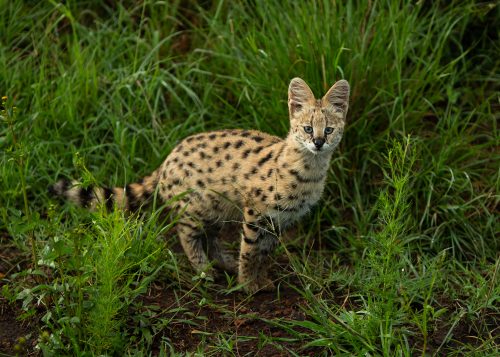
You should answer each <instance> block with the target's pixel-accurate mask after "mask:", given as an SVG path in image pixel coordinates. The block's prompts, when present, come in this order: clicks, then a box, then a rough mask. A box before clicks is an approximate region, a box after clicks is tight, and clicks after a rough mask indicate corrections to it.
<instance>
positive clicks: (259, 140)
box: [252, 136, 264, 143]
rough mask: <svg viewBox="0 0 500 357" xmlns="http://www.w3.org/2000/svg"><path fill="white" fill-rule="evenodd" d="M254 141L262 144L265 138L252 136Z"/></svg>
mask: <svg viewBox="0 0 500 357" xmlns="http://www.w3.org/2000/svg"><path fill="white" fill-rule="evenodd" d="M252 139H253V140H254V141H255V142H257V143H260V142H261V141H262V140H264V138H263V137H261V136H252Z"/></svg>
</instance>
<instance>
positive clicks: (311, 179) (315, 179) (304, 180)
mask: <svg viewBox="0 0 500 357" xmlns="http://www.w3.org/2000/svg"><path fill="white" fill-rule="evenodd" d="M289 172H290V174H291V175H293V176H294V177H295V178H296V179H297V181H299V182H301V183H311V182H320V181H321V180H323V179H324V177H325V175H321V176H319V177H303V176H301V175H300V173H299V172H298V171H297V170H290V171H289Z"/></svg>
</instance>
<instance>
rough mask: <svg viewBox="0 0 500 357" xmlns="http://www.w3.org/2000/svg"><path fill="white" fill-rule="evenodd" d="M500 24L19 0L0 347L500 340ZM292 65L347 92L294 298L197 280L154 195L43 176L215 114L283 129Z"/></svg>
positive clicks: (211, 349)
mask: <svg viewBox="0 0 500 357" xmlns="http://www.w3.org/2000/svg"><path fill="white" fill-rule="evenodd" d="M499 31H500V6H499V5H498V3H497V2H496V1H482V2H478V1H473V0H465V1H433V2H426V1H402V2H401V1H389V0H380V1H376V0H347V1H327V0H324V1H320V0H317V1H289V2H288V1H264V0H253V1H243V0H234V1H222V0H214V1H200V2H196V1H175V0H172V1H153V0H144V1H123V2H115V1H97V0H85V1H64V2H59V1H55V0H51V1H28V0H25V1H21V0H0V34H1V36H0V95H1V96H5V98H3V99H2V112H1V121H0V274H1V276H0V278H1V279H2V280H1V283H0V284H1V287H2V293H1V298H0V351H1V352H4V353H6V354H28V355H39V354H43V355H47V356H49V355H79V356H87V355H120V356H121V355H138V356H142V355H144V356H146V355H162V356H166V355H169V356H170V355H176V354H179V355H183V354H186V353H192V354H198V355H202V354H203V355H246V354H251V355H262V356H264V355H332V354H351V355H356V356H359V355H371V356H373V355H386V356H392V355H398V356H399V355H404V356H413V355H419V354H420V355H450V356H451V355H460V356H461V355H466V354H469V355H484V356H486V355H490V356H497V355H499V354H500V352H499V343H500V337H499V336H500V330H499V325H500V311H499V307H500V285H499V274H500V273H499V265H500V255H499V248H500V247H499V231H500V229H499V218H498V212H499V208H498V204H499V183H500V166H499V162H500V152H499V130H498V117H499V114H498V113H499V108H500V102H499V101H500V97H499V93H500V68H499V64H500V41H499ZM295 76H300V77H302V78H304V79H305V80H306V81H307V82H308V83H309V84H310V86H311V88H312V89H313V91H314V92H315V93H316V95H318V96H319V95H321V94H323V93H324V92H325V91H326V90H327V89H328V88H329V87H330V86H331V84H332V83H334V81H335V80H338V79H340V78H345V79H347V80H349V82H350V83H351V86H352V94H351V104H350V110H349V115H348V117H349V122H348V126H347V130H346V132H345V135H344V139H343V141H342V143H341V145H340V147H339V149H338V150H337V152H336V154H335V156H334V159H333V160H332V163H331V167H330V171H329V177H328V182H327V188H326V192H325V194H324V197H323V199H322V201H321V202H320V203H319V204H318V206H317V207H316V208H315V209H314V211H313V212H312V213H311V214H310V215H309V216H308V217H307V218H306V219H304V220H303V221H302V222H300V224H299V225H298V227H297V228H296V229H295V230H294V231H293V232H292V233H291V234H289V235H287V236H286V237H283V240H284V241H286V242H284V243H286V244H283V245H282V246H281V247H280V248H279V249H278V250H277V252H276V254H275V269H274V278H275V279H276V282H277V283H279V289H278V291H277V292H275V293H270V294H260V295H256V296H254V297H248V296H246V295H245V294H243V293H242V292H241V290H240V288H239V287H238V286H237V285H236V284H235V281H234V277H233V276H225V277H222V279H218V280H216V281H207V279H204V278H203V277H202V276H194V277H193V272H192V270H191V269H190V267H189V265H188V264H187V261H186V259H185V257H184V256H183V255H182V253H180V251H179V249H178V247H177V243H176V240H175V230H172V228H174V227H175V217H173V218H174V219H173V220H172V221H171V222H170V223H167V224H164V222H163V217H162V216H161V215H160V214H159V212H160V211H161V210H160V209H158V207H156V209H155V208H153V209H152V210H151V211H148V212H146V213H145V214H142V215H135V216H132V217H124V215H123V214H122V213H121V212H111V213H106V212H104V211H102V210H101V211H98V212H94V213H89V212H86V211H84V210H82V209H79V208H77V207H74V206H71V205H67V204H60V203H57V202H56V201H53V199H52V198H51V197H50V196H49V194H48V193H47V187H48V186H49V185H50V184H51V183H53V182H54V180H55V179H56V177H58V176H65V177H68V178H76V179H78V180H80V181H82V182H83V184H84V185H88V184H90V183H100V184H106V185H124V184H125V183H127V182H130V181H134V180H137V179H139V178H140V177H142V176H143V175H145V174H148V173H150V172H151V171H152V170H153V169H155V168H156V167H157V166H158V165H159V164H160V163H161V162H162V160H163V159H164V157H165V156H166V155H167V154H168V153H169V152H170V150H171V149H172V148H173V147H174V146H175V145H176V143H177V142H178V141H179V140H180V139H182V138H184V137H185V136H187V135H190V134H193V133H197V132H202V131H206V130H212V129H223V128H255V129H259V130H262V131H265V132H268V133H272V134H276V135H279V136H284V135H286V133H287V128H288V114H287V105H286V100H287V85H288V83H289V80H290V79H291V78H293V77H295ZM233 247H234V248H235V249H236V245H234V244H233ZM0 354H1V353H0Z"/></svg>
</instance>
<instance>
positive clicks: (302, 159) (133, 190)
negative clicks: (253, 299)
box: [53, 78, 349, 292]
mask: <svg viewBox="0 0 500 357" xmlns="http://www.w3.org/2000/svg"><path fill="white" fill-rule="evenodd" d="M348 102H349V84H348V82H347V81H345V80H340V81H338V82H336V83H335V84H334V85H333V86H332V87H331V88H330V90H329V91H328V92H327V93H326V94H325V96H324V97H323V98H322V99H319V100H317V99H315V98H314V95H313V93H312V91H311V89H310V88H309V87H308V86H307V84H306V83H305V82H304V81H303V80H302V79H300V78H294V79H293V80H292V81H291V83H290V86H289V90H288V106H289V115H290V131H289V134H288V136H287V137H286V138H285V139H281V138H278V137H276V136H272V135H269V134H266V133H263V132H259V131H256V130H239V129H235V130H220V131H213V132H208V133H200V134H196V135H193V136H190V137H187V138H186V139H184V140H183V141H182V142H181V143H179V144H178V145H177V147H176V148H174V150H173V151H172V152H171V153H170V155H168V157H167V158H166V160H165V161H164V162H163V164H162V165H161V166H160V167H159V168H158V169H157V170H156V171H154V172H153V174H151V175H150V176H147V177H145V178H144V179H142V180H141V181H140V182H138V183H133V184H129V185H127V186H126V187H125V188H117V187H115V188H82V187H80V186H79V185H78V184H77V183H70V182H67V181H59V182H58V183H56V184H55V185H54V186H53V191H54V192H55V193H56V194H58V195H61V196H64V197H65V198H67V199H69V200H71V201H73V202H75V203H77V204H79V205H82V206H86V207H89V208H91V209H93V208H95V207H96V205H97V204H99V203H102V204H105V205H106V206H107V207H108V208H112V206H113V205H114V204H116V205H117V206H118V207H120V208H123V209H127V210H136V209H138V208H139V207H140V206H141V205H143V204H144V203H146V202H147V201H148V200H150V199H151V197H152V196H153V194H154V193H155V191H157V192H158V196H159V197H160V198H161V199H163V200H164V201H165V202H167V201H169V200H170V199H171V198H173V197H174V196H176V195H179V194H184V196H183V197H182V198H181V199H180V200H179V201H176V203H175V204H173V207H171V208H172V209H176V210H178V211H179V212H182V216H181V218H180V220H179V222H178V236H179V239H180V242H181V244H182V247H183V248H184V251H185V253H186V255H187V257H188V258H189V260H190V262H191V263H192V265H193V266H194V268H195V269H197V270H199V271H204V270H206V269H207V267H208V266H209V263H210V260H213V261H214V262H215V264H216V265H217V266H219V267H221V268H223V269H226V270H228V271H234V272H237V273H238V279H239V282H240V283H242V284H244V285H245V288H246V289H247V290H248V291H249V292H255V291H258V290H260V289H272V288H273V282H272V281H271V280H270V279H269V277H268V266H269V254H270V253H271V252H272V251H273V249H274V248H275V246H276V245H277V244H278V236H279V234H280V232H281V231H282V230H283V229H285V228H287V227H289V226H290V225H291V224H292V223H294V222H295V221H297V220H298V219H299V218H300V217H301V216H303V215H304V214H305V213H307V212H308V211H309V209H310V208H311V206H313V205H314V204H315V203H316V202H317V201H318V200H319V198H320V196H321V194H322V192H323V189H324V185H325V180H326V176H327V170H328V165H329V162H330V159H331V157H332V153H333V151H334V149H335V148H336V147H337V145H338V144H339V142H340V140H341V138H342V134H343V130H344V125H345V120H346V114H347V110H348ZM306 127H307V128H306ZM227 221H236V222H243V224H242V234H241V243H240V244H241V246H240V253H239V259H238V260H235V259H234V258H232V257H231V255H230V254H228V253H227V252H224V251H223V250H222V249H221V248H220V245H219V241H218V238H217V232H218V230H219V227H220V226H221V224H223V223H224V222H227Z"/></svg>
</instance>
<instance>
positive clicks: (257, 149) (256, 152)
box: [253, 146, 264, 154]
mask: <svg viewBox="0 0 500 357" xmlns="http://www.w3.org/2000/svg"><path fill="white" fill-rule="evenodd" d="M263 149H264V146H257V147H256V148H255V149H253V153H254V154H258V153H259V152H261V151H262V150H263Z"/></svg>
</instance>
